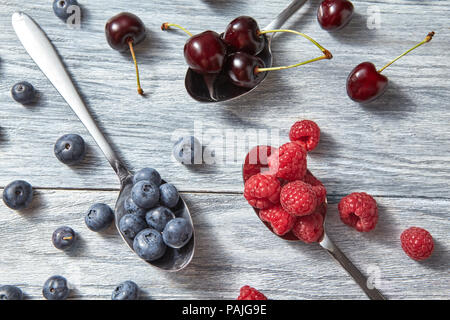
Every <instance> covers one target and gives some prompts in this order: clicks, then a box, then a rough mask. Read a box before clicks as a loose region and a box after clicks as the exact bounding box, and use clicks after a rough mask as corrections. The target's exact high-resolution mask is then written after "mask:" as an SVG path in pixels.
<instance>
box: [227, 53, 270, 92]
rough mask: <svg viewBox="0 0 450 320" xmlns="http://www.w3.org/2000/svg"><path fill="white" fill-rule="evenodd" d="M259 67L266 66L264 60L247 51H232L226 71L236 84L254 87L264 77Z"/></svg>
mask: <svg viewBox="0 0 450 320" xmlns="http://www.w3.org/2000/svg"><path fill="white" fill-rule="evenodd" d="M259 68H264V62H263V61H262V60H261V59H260V58H258V57H256V56H252V55H250V54H248V53H245V52H236V53H232V54H230V55H229V56H228V57H227V66H226V72H227V74H228V76H229V77H230V79H231V82H233V83H234V84H235V85H237V86H239V87H244V88H254V87H255V86H256V85H257V84H258V83H260V82H261V80H262V79H263V76H262V75H263V73H262V72H259Z"/></svg>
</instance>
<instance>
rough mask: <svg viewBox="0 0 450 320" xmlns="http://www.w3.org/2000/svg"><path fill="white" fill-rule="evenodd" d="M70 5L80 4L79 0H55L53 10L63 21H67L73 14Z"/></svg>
mask: <svg viewBox="0 0 450 320" xmlns="http://www.w3.org/2000/svg"><path fill="white" fill-rule="evenodd" d="M70 6H78V2H77V0H54V1H53V12H55V15H56V16H57V17H58V18H60V19H61V20H62V21H64V22H66V21H67V19H68V18H69V17H70V16H71V15H72V14H73V12H72V10H70Z"/></svg>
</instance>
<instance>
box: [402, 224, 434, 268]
mask: <svg viewBox="0 0 450 320" xmlns="http://www.w3.org/2000/svg"><path fill="white" fill-rule="evenodd" d="M400 241H401V242H402V248H403V251H405V253H406V254H407V255H408V256H409V257H410V258H412V259H414V260H417V261H420V260H425V259H427V258H428V257H429V256H430V255H431V253H432V252H433V249H434V242H433V237H432V236H431V234H430V233H429V232H428V231H427V230H425V229H422V228H417V227H411V228H409V229H406V230H405V231H403V232H402V234H401V236H400Z"/></svg>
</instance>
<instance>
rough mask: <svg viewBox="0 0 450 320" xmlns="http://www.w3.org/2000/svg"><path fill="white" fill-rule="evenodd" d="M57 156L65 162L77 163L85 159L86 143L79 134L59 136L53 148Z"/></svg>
mask: <svg viewBox="0 0 450 320" xmlns="http://www.w3.org/2000/svg"><path fill="white" fill-rule="evenodd" d="M53 151H54V152H55V156H56V158H57V159H58V160H59V161H61V162H62V163H64V164H76V163H78V162H80V161H81V160H83V158H84V155H85V154H86V145H85V143H84V140H83V138H82V137H80V136H79V135H77V134H66V135H63V136H62V137H61V138H59V139H58V140H57V141H56V143H55V146H54V148H53Z"/></svg>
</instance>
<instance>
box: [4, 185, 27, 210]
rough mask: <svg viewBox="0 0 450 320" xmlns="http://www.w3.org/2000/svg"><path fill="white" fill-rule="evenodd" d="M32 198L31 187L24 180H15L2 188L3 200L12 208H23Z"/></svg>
mask: <svg viewBox="0 0 450 320" xmlns="http://www.w3.org/2000/svg"><path fill="white" fill-rule="evenodd" d="M32 200H33V187H32V186H31V184H29V183H28V182H26V181H23V180H16V181H13V182H11V183H10V184H8V185H7V186H6V187H5V189H4V190H3V202H4V203H5V204H6V205H7V206H8V207H9V208H11V209H13V210H23V209H26V208H28V207H29V206H30V204H31V201H32Z"/></svg>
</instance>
